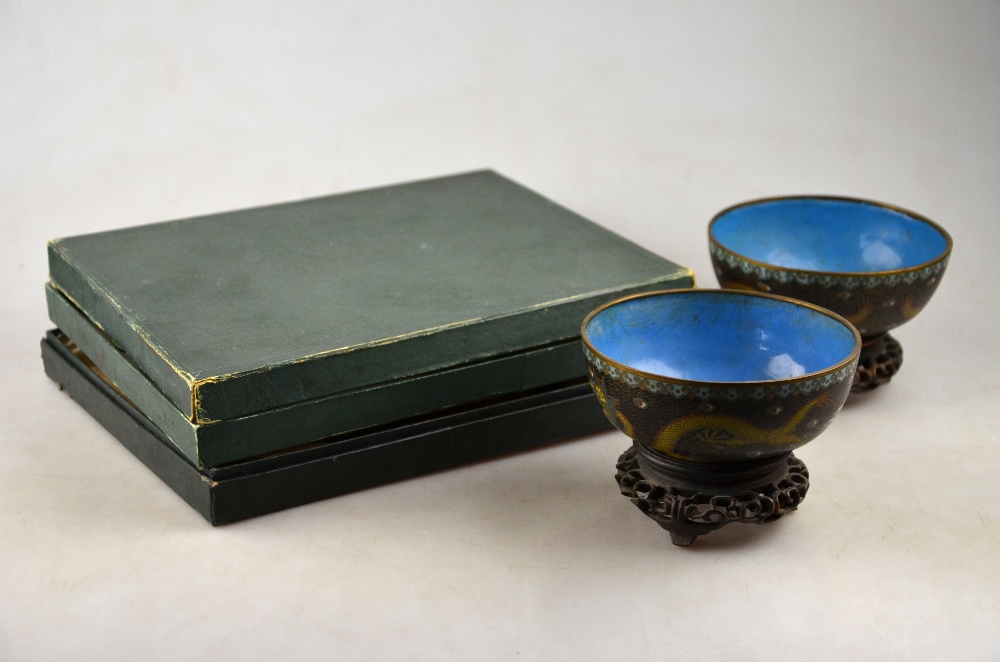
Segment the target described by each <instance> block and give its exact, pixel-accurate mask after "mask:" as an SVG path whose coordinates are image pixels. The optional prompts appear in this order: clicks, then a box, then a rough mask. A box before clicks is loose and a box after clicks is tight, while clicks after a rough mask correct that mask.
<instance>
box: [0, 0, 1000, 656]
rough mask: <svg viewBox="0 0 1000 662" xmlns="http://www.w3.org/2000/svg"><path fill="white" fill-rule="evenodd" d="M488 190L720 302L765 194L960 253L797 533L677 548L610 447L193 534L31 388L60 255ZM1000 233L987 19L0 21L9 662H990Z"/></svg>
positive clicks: (41, 385) (0, 507) (369, 8)
mask: <svg viewBox="0 0 1000 662" xmlns="http://www.w3.org/2000/svg"><path fill="white" fill-rule="evenodd" d="M480 167H492V168H495V169H496V170H498V171H500V172H502V173H504V174H506V175H508V176H510V177H512V178H514V179H515V180H517V181H519V182H521V183H523V184H525V185H527V186H529V187H531V188H533V189H535V190H537V191H539V192H541V193H543V194H545V195H547V196H549V197H551V198H553V199H554V200H556V201H558V202H560V203H562V204H564V205H566V206H568V207H570V208H571V209H573V210H575V211H577V212H580V213H582V214H583V215H585V216H587V217H589V218H591V219H593V220H595V221H597V222H599V223H601V224H603V225H605V226H606V227H609V228H611V229H613V230H615V231H617V232H619V233H621V234H623V235H625V236H626V237H628V238H630V239H632V240H634V241H636V242H638V243H640V244H642V245H644V246H646V247H648V248H650V249H652V250H654V251H656V252H658V253H660V254H662V255H664V256H666V257H669V258H671V259H673V260H675V261H677V262H680V263H682V264H684V265H686V266H690V267H692V268H694V269H695V271H696V273H697V274H698V277H699V279H700V284H701V285H703V286H714V285H715V281H714V278H713V274H712V271H711V267H710V263H709V260H708V251H707V242H706V231H705V227H706V224H707V222H708V220H709V219H710V217H711V216H712V215H713V214H714V213H715V212H716V211H718V210H719V209H721V208H723V207H725V206H728V205H730V204H732V203H735V202H739V201H742V200H745V199H748V198H752V197H759V196H765V195H777V194H784V193H803V192H817V193H835V194H845V195H857V196H862V197H869V198H874V199H879V200H885V201H888V202H892V203H895V204H899V205H902V206H905V207H909V208H911V209H914V210H917V211H919V212H921V213H923V214H925V215H927V216H929V217H931V218H933V219H935V220H937V221H938V222H940V223H941V224H942V225H944V226H945V227H946V228H948V229H949V230H950V231H951V233H952V234H953V236H954V239H955V252H954V256H953V259H952V262H951V266H950V268H949V271H948V273H947V275H946V277H945V278H944V280H943V282H942V285H941V287H940V289H939V290H938V292H937V294H936V297H935V299H934V301H932V302H931V305H930V306H928V308H927V309H926V310H925V312H924V313H923V314H921V315H920V316H919V317H918V318H917V319H915V320H914V321H912V322H911V323H909V324H907V325H906V326H905V327H903V328H902V329H900V330H899V332H898V333H897V334H896V336H897V337H898V338H899V339H900V340H901V341H902V342H903V344H904V347H905V351H906V363H905V365H904V366H903V370H902V372H901V373H900V375H899V377H898V378H897V379H896V380H895V381H894V382H893V383H892V384H891V385H890V386H888V387H886V388H883V389H880V390H879V391H876V392H874V393H873V394H871V395H868V396H864V397H859V398H856V399H853V400H852V401H851V402H850V403H849V404H848V405H847V406H846V407H845V409H844V411H843V412H842V413H841V414H840V416H839V417H838V419H837V420H836V422H835V423H834V424H833V425H832V426H831V428H830V429H829V430H828V431H827V432H826V433H825V434H824V435H823V436H821V437H820V438H819V439H818V440H817V441H815V442H814V443H812V444H810V445H809V446H807V447H805V448H804V449H803V450H802V451H801V452H800V457H802V458H803V459H804V460H805V461H806V462H807V463H808V465H809V468H810V470H811V473H812V489H811V491H810V493H809V497H808V498H807V500H806V501H805V502H804V504H803V507H802V509H801V510H800V511H799V512H797V513H795V514H794V515H792V516H790V517H788V518H785V519H784V520H782V521H781V522H778V523H776V524H774V525H771V526H767V527H751V526H742V527H740V526H731V527H727V528H726V529H725V530H723V531H720V532H718V533H715V534H712V535H710V536H708V537H706V538H702V539H700V540H699V541H698V542H697V543H696V544H695V545H694V546H692V547H691V548H688V549H680V548H674V547H672V546H671V545H670V544H669V541H668V539H667V537H666V535H665V533H663V532H662V531H661V530H660V529H659V528H658V527H657V526H655V524H653V523H652V522H650V521H648V520H647V519H646V518H645V517H644V516H643V515H642V514H641V513H640V512H639V511H638V510H637V509H636V508H634V507H633V506H632V505H631V504H630V503H629V502H628V501H627V500H626V499H625V498H624V497H622V496H620V495H619V494H618V493H617V486H616V485H615V483H614V480H613V478H612V475H613V473H614V462H615V459H616V458H617V456H618V454H619V453H620V452H621V451H622V450H623V449H624V448H625V447H626V446H627V444H628V440H627V439H626V438H625V437H624V436H623V435H620V434H617V433H613V434H606V435H601V436H596V437H591V438H587V439H583V440H579V441H576V442H572V443H567V444H562V445H557V446H554V447H549V448H546V449H542V450H538V451H536V452H531V453H525V454H521V455H517V456H513V457H508V458H504V459H501V460H497V461H493V462H487V463H481V464H478V465H475V466H470V467H466V468H462V469H458V470H454V471H449V472H444V473H440V474H437V475H433V476H428V477H424V478H420V479H416V480H410V481H406V482H403V483H399V484H395V485H390V486H386V487H382V488H378V489H372V490H368V491H365V492H362V493H357V494H353V495H349V496H345V497H341V498H337V499H333V500H329V501H326V502H322V503H317V504H313V505H309V506H305V507H301V508H297V509H294V510H290V511H286V512H283V513H279V514H276V515H271V516H267V517H261V518H258V519H255V520H251V521H247V522H245V523H241V524H237V525H233V526H227V527H223V528H219V529H213V528H212V527H210V526H208V525H207V524H206V523H205V522H204V521H203V520H202V519H201V517H200V515H198V514H196V513H195V512H194V511H193V510H192V509H190V508H189V507H188V506H187V505H185V504H184V503H183V502H182V501H181V500H180V499H179V498H178V497H177V496H175V495H174V494H173V493H172V492H171V491H170V490H169V489H168V488H166V487H165V486H164V485H163V484H162V483H160V481H159V480H158V479H156V478H155V477H154V476H153V475H152V474H151V473H150V472H149V471H147V470H146V469H145V468H144V467H143V466H142V465H141V464H140V463H139V462H138V461H137V460H135V459H134V458H133V457H132V456H131V455H130V454H129V453H128V452H127V451H126V450H125V449H124V448H122V447H121V446H120V445H119V444H118V443H117V442H116V441H115V440H114V439H113V438H112V437H111V436H110V435H109V434H107V433H106V432H105V431H104V430H103V429H102V428H101V427H100V426H99V425H98V424H97V423H95V422H94V421H93V420H91V419H90V418H89V417H88V416H87V415H86V414H85V413H84V412H83V411H82V410H81V409H80V408H79V407H78V406H77V405H76V404H74V403H73V402H72V401H71V400H70V399H69V398H68V397H66V395H65V394H63V393H60V392H58V391H57V390H56V387H55V385H54V384H52V383H51V382H49V381H48V380H47V379H46V377H45V376H44V374H43V373H42V370H41V361H40V360H39V351H38V345H37V343H38V341H39V339H40V338H41V336H42V334H43V332H44V331H45V329H46V328H48V327H49V326H50V324H49V323H48V322H47V320H46V313H45V308H44V298H43V294H42V284H43V282H44V281H45V279H46V263H45V241H46V240H47V239H49V238H52V237H56V236H64V235H70V234H78V233H83V232H91V231H96V230H102V229H106V228H114V227H122V226H127V225H134V224H138V223H147V222H153V221H159V220H164V219H170V218H178V217H184V216H189V215H196V214H204V213H209V212H214V211H222V210H228V209H233V208H240V207H248V206H253V205H259V204H264V203H273V202H280V201H286V200H292V199H297V198H303V197H308V196H315V195H322V194H327V193H333V192H339V191H345V190H350V189H354V188H361V187H372V186H379V185H384V184H390V183H395V182H400V181H405V180H410V179H416V178H424V177H429V176H435V175H442V174H449V173H454V172H459V171H464V170H469V169H473V168H480ZM998 210H1000V4H998V3H996V2H992V3H972V2H961V3H958V2H939V3H934V4H927V3H915V2H896V3H872V2H856V3H850V2H836V3H834V2H811V3H803V2H766V3H749V2H740V3H728V2H712V3H699V2H686V3H676V2H645V3H636V2H615V3H612V2H607V3H587V2H564V3H551V2H541V1H538V0H536V1H533V2H521V3H508V2H475V3H473V2H455V3H450V4H449V3H431V2H415V3H402V2H394V3H386V4H382V3H375V2H353V3H346V2H344V3H328V2H313V3H308V2H281V3H278V2H274V3H251V2H181V1H178V2H165V1H164V2H150V3H146V4H142V5H140V4H136V3H110V2H108V3H82V2H81V3H76V4H72V5H70V4H69V3H66V4H62V3H59V4H56V3H41V2H10V1H4V2H2V3H0V297H2V299H0V310H2V312H3V315H4V323H3V324H2V325H0V374H2V376H3V379H2V385H0V389H2V393H0V416H2V422H0V660H4V661H6V660H36V659H37V660H67V659H74V660H98V659H100V660H135V659H144V660H203V659H204V660H208V659H212V660H218V659H244V660H257V659H261V660H264V659H337V660H349V659H359V660H396V659H406V660H422V659H427V660H441V659H449V658H453V659H463V660H493V659H511V660H546V661H552V660H562V659H570V658H572V659H578V660H591V659H594V660H608V659H638V660H670V659H684V660H717V661H726V660H784V659H793V658H798V659H812V660H823V659H830V660H845V659H850V660H962V661H968V660H997V659H1000V508H998V504H1000V488H998V479H997V476H998V473H1000V449H998V427H1000V423H998V418H1000V417H998V414H1000V375H998V371H1000V350H998V342H997V336H998V332H997V328H998V324H1000V306H998V303H997V298H998V297H997V280H998V278H1000V276H998V273H997V254H998V250H1000V229H998V228H1000V222H998ZM595 268H597V266H596V265H595Z"/></svg>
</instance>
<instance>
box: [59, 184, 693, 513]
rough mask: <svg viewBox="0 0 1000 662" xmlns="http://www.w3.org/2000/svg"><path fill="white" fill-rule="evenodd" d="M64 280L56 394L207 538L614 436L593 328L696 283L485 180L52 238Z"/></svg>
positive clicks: (546, 205) (545, 204)
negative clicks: (264, 519) (600, 387)
mask: <svg viewBox="0 0 1000 662" xmlns="http://www.w3.org/2000/svg"><path fill="white" fill-rule="evenodd" d="M49 271H50V279H51V281H50V283H49V284H47V286H46V297H47V301H48V307H49V315H50V317H51V319H52V321H53V322H54V323H55V324H56V325H57V326H58V327H59V330H58V332H53V333H50V334H49V335H48V336H47V337H46V339H45V340H43V357H44V359H45V365H46V370H47V372H48V374H49V375H50V376H51V377H52V378H53V379H55V380H56V381H57V382H59V383H60V384H61V385H62V386H63V387H64V388H66V389H67V390H68V391H69V393H70V395H72V396H73V397H74V398H75V399H76V400H77V401H78V402H80V403H81V404H83V406H84V407H85V408H87V409H88V411H90V412H91V413H92V414H93V415H94V416H95V418H97V419H98V420H99V421H101V422H102V424H104V425H105V427H107V428H108V429H109V430H111V431H112V432H113V433H114V434H115V435H116V436H117V437H118V438H119V440H120V441H122V443H123V444H124V445H126V446H127V447H128V448H130V450H132V451H133V452H134V453H136V455H137V456H139V457H140V459H143V461H144V462H145V463H146V464H147V466H149V467H150V468H151V469H153V471H155V472H157V474H158V475H160V477H161V478H163V479H164V481H165V482H166V483H167V484H168V485H170V486H171V487H173V488H174V489H175V490H176V491H178V493H179V494H181V495H182V496H184V497H185V498H186V499H187V500H188V501H189V503H191V504H192V505H194V506H195V507H196V508H198V509H199V511H200V512H202V513H203V514H204V515H205V516H206V517H207V518H208V519H209V520H210V521H212V522H213V523H215V524H219V523H224V522H230V521H235V520H238V519H242V518H245V517H249V516H253V515H256V514H261V513H263V512H271V511H273V510H277V509H280V508H284V507H288V506H290V505H296V504H298V503H304V502H307V501H311V500H315V499H317V498H325V497H327V496H332V495H334V494H340V493H343V492H346V491H351V490H355V489H359V488H361V487H366V486H371V485H376V484H379V483H381V482H387V481H390V480H397V479H399V478H403V477H407V476H413V475H418V474H420V473H426V472H427V471H434V470H438V469H442V468H446V467H449V466H454V465H456V464H460V463H464V462H468V461H472V460H477V459H484V458H486V457H492V456H495V455H498V454H503V453H509V452H512V451H515V450H520V449H523V448H527V447H530V446H533V445H538V444H543V443H550V442H553V441H557V440H560V439H565V438H569V437H572V436H578V435H581V434H587V433H589V432H595V431H598V430H603V429H607V423H606V421H604V420H603V417H602V416H601V413H600V409H599V407H598V406H597V404H596V402H595V401H594V400H593V396H592V395H591V394H590V393H589V387H588V386H587V385H586V371H587V367H586V363H585V361H584V360H583V354H582V350H581V347H580V344H579V334H580V323H581V322H582V320H583V318H584V317H585V316H586V314H587V313H588V312H589V311H590V310H592V309H593V308H595V307H596V306H598V305H600V304H602V303H604V302H606V301H609V300H611V299H614V298H618V297H620V296H624V295H628V294H632V293H636V292H642V291H648V290H656V289H668V288H676V287H691V286H692V285H693V276H692V274H691V272H690V271H689V270H688V269H684V268H682V267H679V266H677V265H675V264H673V263H671V262H669V261H667V260H664V259H663V258H660V257H658V256H656V255H654V254H652V253H650V252H648V251H646V250H644V249H642V248H640V247H638V246H636V245H635V244H633V243H631V242H628V241H626V240H624V239H622V238H621V237H618V236H616V235H614V234H612V233H611V232H608V231H607V230H605V229H603V228H601V227H599V226H597V225H595V224H593V223H591V222H589V221H587V220H586V219H583V218H582V217H580V216H578V215H576V214H574V213H572V212H570V211H568V210H566V209H564V208H562V207H559V206H558V205H556V204H554V203H552V202H550V201H548V200H546V199H545V198H542V197H541V196H539V195H537V194H535V193H533V192H531V191H529V190H527V189H525V188H523V187H521V186H519V185H517V184H515V183H514V182H511V181H510V180H508V179H505V178H504V177H502V176H500V175H498V174H496V173H494V172H490V171H483V172H474V173H469V174H464V175H458V176H453V177H445V178H440V179H434V180H427V181H422V182H416V183H411V184H403V185H398V186H390V187H385V188H379V189H372V190H367V191H360V192H355V193H348V194H342V195H335V196H329V197H324V198H317V199H312V200H305V201H301V202H294V203H288V204H281V205H275V206H270V207H262V208H257V209H249V210H244V211H238V212H230V213H225V214H217V215H212V216H205V217H200V218H194V219H186V220H181V221H172V222H167V223H158V224H153V225H147V226H141V227H134V228H128V229H123V230H116V231H111V232H103V233H98V234H92V235H84V236H78V237H70V238H66V239H59V240H55V241H52V242H51V243H50V245H49ZM140 449H142V450H140ZM154 456H155V458H156V459H153V458H154ZM347 457H350V458H353V459H351V460H350V461H348V460H346V459H344V458H347ZM338 458H339V463H335V462H333V461H332V460H333V459H338ZM334 464H336V466H337V468H336V470H334V469H333V468H332V467H333V466H334ZM166 467H172V468H169V469H168V468H166ZM306 467H312V469H307V468H306ZM317 467H326V468H327V470H329V471H333V473H329V472H328V473H327V474H324V473H323V471H320V470H319V469H317ZM317 471H319V473H316V472H317ZM180 476H184V477H185V478H183V480H181V478H179V477H180ZM281 477H284V478H281ZM235 485H240V486H241V487H239V488H238V489H237V488H236V487H234V486H235ZM205 490H209V491H208V492H205ZM196 493H197V494H199V495H200V496H198V497H197V498H196V497H195V496H191V495H194V494H196ZM185 495H187V496H185ZM206 504H208V505H206Z"/></svg>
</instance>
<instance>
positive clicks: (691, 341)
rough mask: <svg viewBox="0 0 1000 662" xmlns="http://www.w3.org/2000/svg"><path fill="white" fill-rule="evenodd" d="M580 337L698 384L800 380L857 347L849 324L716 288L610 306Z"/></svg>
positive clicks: (643, 367)
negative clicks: (794, 378) (791, 378)
mask: <svg viewBox="0 0 1000 662" xmlns="http://www.w3.org/2000/svg"><path fill="white" fill-rule="evenodd" d="M584 337H585V338H586V339H587V341H588V342H589V343H590V345H591V347H593V348H594V349H596V350H597V351H598V352H599V353H600V354H603V355H604V357H605V358H608V359H611V360H612V361H614V362H616V363H618V364H621V365H623V366H625V367H627V368H631V369H633V370H638V371H642V372H646V373H652V374H654V375H660V376H663V377H673V378H676V379H684V380H689V381H697V382H758V381H775V380H782V379H787V378H790V377H799V376H802V375H807V374H810V373H814V372H820V371H822V370H824V369H826V368H830V367H833V366H835V365H837V364H838V363H840V362H842V361H844V360H845V359H847V358H848V357H849V356H850V355H851V354H852V353H853V352H854V350H855V348H856V347H857V346H859V344H860V339H859V337H858V336H856V335H855V333H854V331H853V329H851V328H850V327H849V326H848V325H847V324H845V323H844V322H841V321H840V320H838V319H836V318H834V317H831V316H830V315H828V314H825V313H823V312H820V311H818V310H816V309H814V308H810V307H807V306H804V305H800V304H798V303H796V302H793V301H789V300H785V299H773V298H770V297H764V296H759V295H754V294H749V293H740V292H727V291H718V290H692V291H688V292H674V293H667V294H657V295H651V296H646V297H640V298H636V299H629V300H625V301H622V302H620V303H617V304H613V305H612V306H610V307H608V308H605V309H604V310H601V311H599V312H598V313H597V314H595V315H594V316H593V317H592V318H591V319H590V320H589V321H588V322H587V325H586V327H585V329H584Z"/></svg>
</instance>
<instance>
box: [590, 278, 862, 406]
mask: <svg viewBox="0 0 1000 662" xmlns="http://www.w3.org/2000/svg"><path fill="white" fill-rule="evenodd" d="M692 294H697V295H704V294H707V295H710V296H715V295H718V294H725V295H732V296H745V297H758V298H761V299H774V300H776V301H783V302H785V303H789V304H792V305H793V306H800V307H802V308H811V309H812V310H814V311H816V312H819V313H822V314H824V315H826V316H827V317H832V318H833V319H835V320H836V321H838V322H840V323H841V324H843V325H844V326H846V327H847V328H848V329H850V331H851V333H853V334H854V349H853V350H852V351H851V353H850V354H848V355H847V358H844V359H842V360H840V361H838V362H837V363H835V364H833V365H832V366H829V367H826V368H823V369H822V370H817V371H816V372H808V373H806V374H804V375H799V376H797V377H785V378H783V379H764V380H754V381H739V382H716V381H709V380H705V379H683V378H681V377H670V376H668V375H660V374H657V373H655V372H646V371H645V370H639V369H637V368H634V367H631V366H628V365H626V364H624V363H620V362H619V361H615V360H614V359H611V358H609V357H608V356H606V355H605V354H604V353H603V352H600V351H598V350H597V348H595V347H594V345H593V344H592V343H591V342H590V340H589V339H588V338H587V325H588V324H590V321H591V320H592V319H594V317H596V316H597V315H599V314H600V313H602V312H603V311H605V310H607V309H608V308H611V307H613V306H617V305H619V304H622V303H625V302H626V301H632V300H635V299H645V298H648V297H658V296H665V295H667V296H683V295H692ZM580 339H581V340H582V341H583V346H584V347H585V348H586V349H587V350H589V351H590V352H592V353H594V354H595V355H596V356H598V357H599V358H600V359H601V361H604V362H605V363H607V364H608V365H612V366H614V367H615V368H617V369H618V370H624V371H625V372H627V373H631V374H633V375H637V376H639V377H645V378H647V379H654V380H656V381H661V382H669V383H672V384H680V385H683V386H694V387H699V386H708V387H711V388H740V389H745V388H748V387H750V388H752V387H754V386H761V387H764V386H777V385H781V384H795V383H798V382H805V381H809V380H811V379H817V378H820V377H824V376H826V375H828V374H833V373H836V372H838V371H840V370H843V369H844V368H846V367H847V366H849V365H851V364H852V363H856V362H857V360H858V358H859V357H860V356H861V345H862V339H861V334H860V333H858V330H857V329H856V328H855V327H854V325H853V324H851V323H850V322H848V321H847V320H846V319H844V318H843V317H841V316H840V315H838V314H837V313H835V312H833V311H830V310H827V309H826V308H823V307H821V306H817V305H815V304H812V303H808V302H806V301H800V300H798V299H793V298H791V297H785V296H780V295H777V294H766V293H764V292H747V291H743V290H726V289H721V288H719V289H716V288H697V287H694V288H688V289H677V290H653V291H650V292H639V293H637V294H630V295H628V296H624V297H619V298H617V299H614V300H612V301H608V302H607V303H605V304H603V305H601V306H598V307H597V308H595V309H594V310H592V311H591V312H590V314H589V315H587V317H585V318H584V320H583V324H581V325H580Z"/></svg>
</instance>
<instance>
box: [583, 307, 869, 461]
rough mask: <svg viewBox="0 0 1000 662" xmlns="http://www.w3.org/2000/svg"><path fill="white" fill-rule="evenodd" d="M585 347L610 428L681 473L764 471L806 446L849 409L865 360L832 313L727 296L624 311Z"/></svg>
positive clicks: (601, 325)
mask: <svg viewBox="0 0 1000 662" xmlns="http://www.w3.org/2000/svg"><path fill="white" fill-rule="evenodd" d="M582 337H583V345H584V351H585V353H586V356H587V360H588V362H589V364H590V366H589V367H590V382H591V385H592V386H593V388H594V392H595V393H596V394H597V397H598V399H599V400H600V402H601V406H602V407H603V408H604V412H605V414H606V415H607V417H608V419H609V420H610V421H611V422H612V423H613V424H614V425H615V426H616V427H618V429H620V430H621V431H622V432H624V433H625V434H626V435H628V436H629V437H631V438H632V439H633V440H634V441H635V444H636V446H637V448H638V447H642V448H641V449H640V450H644V451H652V452H653V455H650V457H653V456H656V455H660V456H663V457H665V458H669V459H671V460H674V461H680V462H682V463H733V462H739V463H747V462H760V461H766V460H767V458H773V457H782V458H783V457H786V456H787V455H788V453H790V452H791V451H792V450H793V449H795V448H798V447H799V446H802V445H803V444H805V443H807V442H809V441H811V440H812V439H813V438H815V437H816V436H817V435H819V434H820V433H821V432H822V431H823V430H824V429H826V427H827V426H828V425H829V424H830V422H831V421H832V420H833V418H834V416H835V415H836V413H837V412H838V411H839V410H840V408H841V407H842V406H843V404H844V401H845V400H846V398H847V395H848V393H849V391H850V388H851V383H852V378H853V375H854V370H855V366H856V364H857V361H858V356H859V352H860V348H861V337H860V336H859V335H858V333H857V331H856V330H855V329H854V327H852V326H851V325H850V324H848V323H847V322H846V321H845V320H844V319H843V318H841V317H840V316H838V315H836V314H834V313H831V312H829V311H827V310H823V309H821V308H819V307H817V306H814V305H811V304H808V303H803V302H801V301H795V300H792V299H788V298H784V297H778V296H773V295H766V294H757V293H750V292H739V291H727V290H674V291H669V292H652V293H644V294H638V295H635V296H632V297H626V298H624V299H619V300H617V301H613V302H611V303H609V304H606V305H605V306H602V307H600V308H598V309H597V310H595V311H594V312H592V313H591V314H590V315H589V316H588V317H587V319H586V320H584V322H583V327H582Z"/></svg>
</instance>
